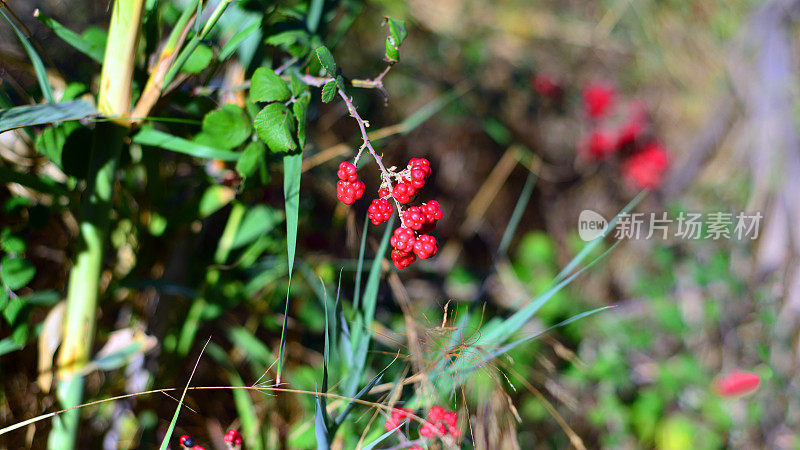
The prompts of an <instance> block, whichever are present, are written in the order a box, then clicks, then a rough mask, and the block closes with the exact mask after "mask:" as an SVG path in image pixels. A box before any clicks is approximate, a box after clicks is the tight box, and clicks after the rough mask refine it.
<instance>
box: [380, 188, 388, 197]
mask: <svg viewBox="0 0 800 450" xmlns="http://www.w3.org/2000/svg"><path fill="white" fill-rule="evenodd" d="M388 196H389V190H388V189H378V197H380V198H386V197H388Z"/></svg>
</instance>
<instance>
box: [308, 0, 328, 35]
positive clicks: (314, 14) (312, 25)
mask: <svg viewBox="0 0 800 450" xmlns="http://www.w3.org/2000/svg"><path fill="white" fill-rule="evenodd" d="M323 6H325V1H324V0H311V5H310V6H309V7H308V16H307V17H306V26H308V31H310V32H311V34H314V33H316V32H317V29H318V28H319V19H320V18H322V7H323Z"/></svg>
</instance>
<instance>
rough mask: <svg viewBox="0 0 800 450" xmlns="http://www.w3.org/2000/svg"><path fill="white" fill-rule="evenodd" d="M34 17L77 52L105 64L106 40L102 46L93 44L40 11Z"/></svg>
mask: <svg viewBox="0 0 800 450" xmlns="http://www.w3.org/2000/svg"><path fill="white" fill-rule="evenodd" d="M33 15H34V16H35V17H36V18H37V19H39V22H42V24H44V26H46V27H47V28H50V29H51V30H53V33H55V34H56V36H58V37H60V38H61V39H63V40H64V42H66V43H67V44H69V45H71V46H73V47H74V48H75V49H76V50H78V51H79V52H81V53H83V54H84V55H86V56H88V57H89V58H92V59H93V60H94V61H96V62H98V63H100V64H102V63H103V58H104V55H105V50H106V48H105V40H103V41H102V45H99V44H98V42H93V41H91V40H89V39H86V38H85V37H83V36H81V35H79V34H78V33H75V32H74V31H72V30H70V29H69V28H66V27H65V26H64V25H61V24H60V23H58V21H56V20H55V19H53V18H52V17H48V16H46V15H44V14H42V13H41V12H39V10H38V9H37V10H36V11H35V12H34V13H33Z"/></svg>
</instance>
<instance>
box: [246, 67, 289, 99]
mask: <svg viewBox="0 0 800 450" xmlns="http://www.w3.org/2000/svg"><path fill="white" fill-rule="evenodd" d="M291 96H292V93H291V92H290V91H289V88H288V87H287V86H286V82H285V81H283V80H282V79H281V77H279V76H278V75H277V74H276V73H275V72H273V71H272V69H269V68H267V67H259V68H258V69H256V71H255V73H253V78H252V79H251V81H250V96H249V99H250V101H251V102H284V101H286V100H289V98H290V97H291Z"/></svg>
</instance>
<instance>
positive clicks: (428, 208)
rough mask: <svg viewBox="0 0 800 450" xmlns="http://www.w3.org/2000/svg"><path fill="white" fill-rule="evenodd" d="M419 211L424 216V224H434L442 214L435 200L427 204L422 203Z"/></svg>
mask: <svg viewBox="0 0 800 450" xmlns="http://www.w3.org/2000/svg"><path fill="white" fill-rule="evenodd" d="M419 209H420V210H421V211H422V213H423V214H425V222H426V223H435V222H436V221H437V220H439V219H441V218H442V216H443V215H444V213H443V212H442V210H441V209H439V202H437V201H436V200H431V201H429V202H428V203H423V204H421V205H420V206H419Z"/></svg>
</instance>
